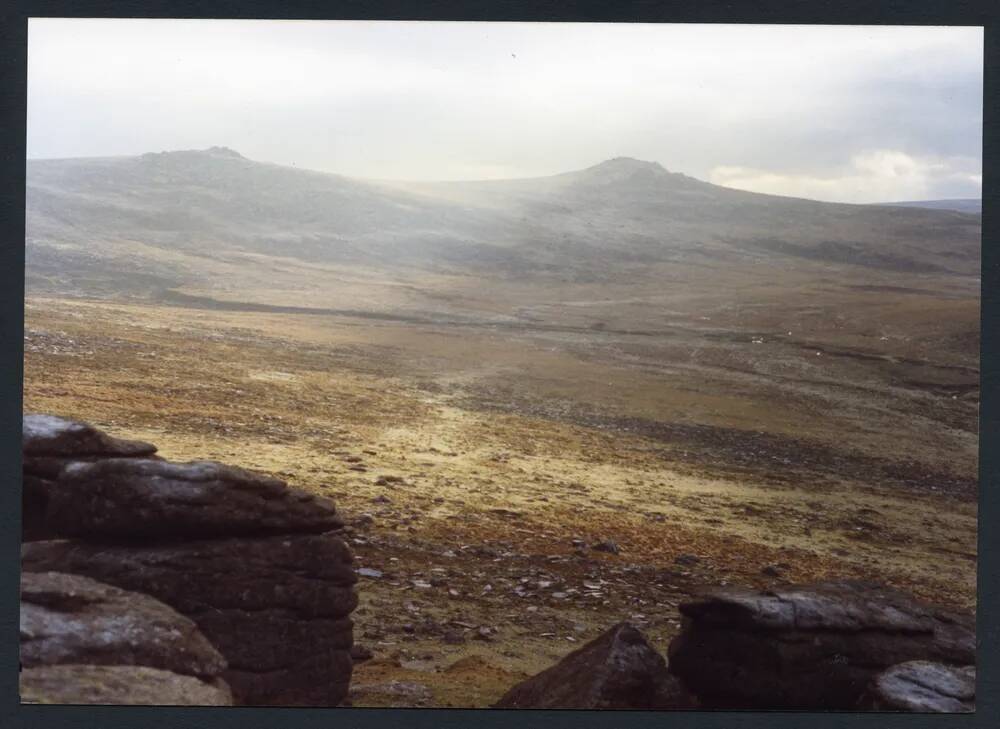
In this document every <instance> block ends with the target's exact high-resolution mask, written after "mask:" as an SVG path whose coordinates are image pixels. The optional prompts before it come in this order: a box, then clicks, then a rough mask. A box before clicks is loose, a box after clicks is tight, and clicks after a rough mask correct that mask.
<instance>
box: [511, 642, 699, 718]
mask: <svg viewBox="0 0 1000 729" xmlns="http://www.w3.org/2000/svg"><path fill="white" fill-rule="evenodd" d="M495 706H496V707H497V708H507V709H689V708H694V706H695V703H694V700H693V697H692V696H691V695H690V694H689V693H688V692H687V690H686V689H685V688H684V687H683V685H681V683H680V681H679V680H678V679H677V677H675V676H673V675H671V674H670V673H669V672H668V671H667V664H666V661H664V659H663V656H661V655H660V654H659V653H658V652H657V651H656V650H655V649H654V648H653V647H652V646H651V645H650V644H649V641H648V640H647V639H646V637H645V636H644V635H643V634H642V633H641V632H640V631H639V630H638V629H637V628H635V627H634V626H632V625H629V624H628V623H619V624H618V625H615V626H614V627H612V628H611V629H610V630H608V631H607V632H605V633H603V634H602V635H600V636H599V637H597V638H595V639H594V640H593V641H591V642H590V643H588V644H587V645H585V646H583V647H581V648H579V649H577V650H575V651H573V652H572V653H570V654H569V655H567V656H566V657H565V658H563V659H562V660H561V661H559V662H558V663H557V664H555V665H554V666H552V667H550V668H547V669H545V670H544V671H542V672H541V673H539V674H537V675H535V676H532V677H531V678H529V679H526V680H525V681H522V682H521V683H519V684H517V685H516V686H514V687H513V688H511V689H510V690H509V691H508V692H507V693H506V694H504V695H503V696H502V697H501V698H500V700H499V701H498V702H497V703H496V704H495Z"/></svg>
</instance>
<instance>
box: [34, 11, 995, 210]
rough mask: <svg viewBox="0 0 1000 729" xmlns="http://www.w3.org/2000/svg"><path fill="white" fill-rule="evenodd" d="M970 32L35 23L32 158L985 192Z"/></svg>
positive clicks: (913, 194)
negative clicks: (231, 154) (208, 153)
mask: <svg viewBox="0 0 1000 729" xmlns="http://www.w3.org/2000/svg"><path fill="white" fill-rule="evenodd" d="M982 66H983V33H982V29H981V28H963V27H950V28H949V27H888V26H883V27H873V26H766V25H657V24H575V23H574V24H564V23H465V22H461V23H460V22H382V21H378V22H377V21H288V20H259V21H230V20H152V19H48V18H43V19H32V20H30V21H29V39H28V125H27V155H28V157H29V158H53V157H94V156H115V155H135V154H142V153H145V152H160V151H166V150H175V149H204V148H208V147H211V146H216V145H218V146H227V147H231V148H233V149H235V150H237V151H238V152H240V153H241V154H243V155H244V156H246V157H249V158H251V159H255V160H261V161H268V162H276V163H279V164H286V165H294V166H297V167H302V168H308V169H314V170H322V171H326V172H334V173H338V174H344V175H350V176H355V177H367V178H379V179H402V180H467V179H498V178H517V177H534V176H541V175H548V174H555V173H559V172H565V171H569V170H575V169H582V168H584V167H588V166H590V165H593V164H597V163H599V162H601V161H603V160H606V159H610V158H613V157H635V158H637V159H642V160H648V161H655V162H659V163H660V164H662V165H663V166H664V167H666V168H667V169H669V170H670V171H672V172H683V173H685V174H688V175H691V176H693V177H697V178H700V179H703V180H708V181H710V182H714V183H717V184H721V185H726V186H729V187H737V188H740V189H746V190H753V191H757V192H767V193H774V194H780V195H793V196H797V197H809V198H814V199H819V200H831V201H839V202H882V201H894V200H920V199H937V198H962V197H979V196H980V195H981V185H982V142H981V139H982V82H983V70H982Z"/></svg>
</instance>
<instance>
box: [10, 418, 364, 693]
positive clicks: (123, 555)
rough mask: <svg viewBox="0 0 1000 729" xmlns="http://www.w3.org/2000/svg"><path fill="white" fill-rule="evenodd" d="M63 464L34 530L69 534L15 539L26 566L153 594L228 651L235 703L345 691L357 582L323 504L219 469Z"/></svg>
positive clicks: (156, 463)
mask: <svg viewBox="0 0 1000 729" xmlns="http://www.w3.org/2000/svg"><path fill="white" fill-rule="evenodd" d="M26 422H27V420H26ZM26 427H27V426H26ZM88 427H89V426H88ZM53 430H55V429H53ZM67 430H70V431H71V432H84V431H81V430H80V429H76V428H73V429H67V428H62V430H61V431H59V432H62V433H64V432H66V431H67ZM101 436H103V434H98V440H99V441H100V442H105V441H103V440H101ZM104 437H106V436H104ZM82 438H83V436H80V437H78V438H77V440H81V439H82ZM90 438H91V440H93V436H90ZM64 440H65V437H64ZM25 442H26V443H28V438H27V436H26V441H25ZM32 442H33V441H32ZM73 442H76V441H73ZM89 450H90V451H91V452H92V451H93V449H92V448H91V449H89ZM145 455H148V452H147V453H146V454H145ZM66 458H67V462H66V463H65V464H64V465H63V466H62V468H61V470H60V471H59V472H58V473H57V474H56V477H55V478H54V479H52V480H51V481H50V483H49V484H48V486H47V488H48V492H47V503H46V511H45V515H44V519H43V522H42V526H43V527H44V529H45V530H46V531H47V532H48V533H50V534H54V535H56V536H66V537H72V539H69V540H48V541H33V542H29V543H26V544H24V545H23V547H22V568H23V569H24V570H26V571H32V572H37V571H50V570H60V571H63V572H71V573H75V574H81V575H86V576H88V577H91V578H94V579H97V580H100V581H101V582H105V583H108V584H111V585H115V586H117V587H120V588H123V589H125V590H131V591H135V592H141V593H146V594H148V595H151V596H153V597H155V598H157V599H159V600H162V601H163V602H164V603H166V604H168V605H170V606H171V607H173V608H174V609H176V610H177V611H179V612H181V613H182V614H184V615H186V616H187V617H189V618H190V619H191V620H193V621H194V623H196V624H197V626H198V628H199V629H200V630H201V632H202V633H203V634H204V635H205V637H207V638H208V640H209V641H210V642H211V643H212V645H214V646H215V647H216V648H217V649H218V650H219V651H220V652H221V653H222V655H223V656H224V657H225V659H226V661H227V662H228V667H227V668H226V669H225V671H224V673H223V676H224V678H225V680H226V681H227V683H228V684H229V685H230V687H231V688H232V691H233V695H234V697H235V699H236V702H237V703H240V704H248V705H312V706H336V705H337V704H339V703H340V702H341V701H342V700H343V699H344V697H345V696H346V695H347V691H348V686H349V683H350V677H351V672H352V661H351V656H350V649H351V646H352V644H353V624H352V622H351V620H350V613H351V612H352V611H353V610H354V608H355V607H356V605H357V595H356V594H355V591H354V588H353V585H354V583H355V581H356V579H357V578H356V576H355V574H354V570H353V567H352V556H351V553H350V550H349V549H348V547H347V545H346V544H345V543H344V541H343V540H342V539H341V538H340V536H338V534H337V533H336V532H337V530H339V529H340V528H341V527H342V525H343V523H342V521H341V519H340V517H339V515H338V514H337V512H336V509H335V507H334V505H333V503H332V502H330V501H329V500H326V499H322V498H316V497H314V496H313V495H312V494H308V493H305V492H302V491H299V490H297V489H294V488H289V487H288V486H287V485H286V484H285V483H284V482H282V481H280V480H277V479H273V478H269V477H267V476H263V475H261V474H256V473H252V472H249V471H245V470H243V469H239V468H233V467H230V466H225V465H222V464H218V463H209V462H195V463H169V462H167V461H163V460H156V459H150V458H148V457H143V458H139V457H138V456H136V455H135V454H134V453H133V455H129V456H127V457H120V456H112V457H109V458H98V457H94V456H90V457H88V459H87V460H86V461H83V462H70V461H71V460H72V459H71V457H69V456H67V457H66Z"/></svg>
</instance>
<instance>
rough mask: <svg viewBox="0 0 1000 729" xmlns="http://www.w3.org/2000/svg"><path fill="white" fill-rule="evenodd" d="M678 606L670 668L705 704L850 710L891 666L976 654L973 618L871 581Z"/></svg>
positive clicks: (960, 662)
mask: <svg viewBox="0 0 1000 729" xmlns="http://www.w3.org/2000/svg"><path fill="white" fill-rule="evenodd" d="M680 611H681V614H682V615H683V616H684V624H683V628H682V631H681V633H680V634H679V635H678V636H677V637H676V638H675V639H674V641H673V642H672V643H671V645H670V649H669V657H670V670H671V672H672V673H674V674H675V675H677V676H678V677H679V678H680V679H681V680H682V681H683V682H684V684H685V685H686V686H688V687H689V688H690V689H691V691H692V692H693V693H694V694H695V695H696V696H697V697H698V699H699V700H700V702H701V703H702V705H703V706H705V707H707V708H740V709H744V708H745V709H843V710H849V709H857V708H858V707H859V705H860V704H861V703H862V700H863V697H864V695H865V692H866V689H867V688H868V686H869V684H870V683H871V681H872V680H873V678H874V677H875V676H876V675H877V674H879V673H880V672H882V671H884V670H885V669H888V668H890V667H891V666H894V665H896V664H899V663H904V662H907V661H913V660H929V661H936V662H940V663H943V664H947V665H953V666H967V665H970V664H973V663H974V662H975V633H974V622H973V619H972V617H971V616H964V615H957V614H954V613H950V612H946V611H943V610H939V609H937V608H934V607H931V606H927V605H923V604H921V603H918V602H916V601H915V600H913V599H912V598H909V597H907V596H905V595H902V594H899V593H896V592H893V591H891V590H888V589H886V588H884V587H881V586H878V585H873V584H864V583H830V584H822V585H811V586H796V587H787V588H781V589H777V590H774V591H768V592H757V591H753V590H744V589H739V588H720V589H715V590H711V591H709V592H706V593H705V594H704V596H702V597H701V598H700V599H696V600H692V601H689V602H686V603H682V604H681V605H680Z"/></svg>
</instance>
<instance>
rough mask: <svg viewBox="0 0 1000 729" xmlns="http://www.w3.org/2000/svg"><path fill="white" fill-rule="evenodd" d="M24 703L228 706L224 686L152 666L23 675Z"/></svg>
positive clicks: (48, 670)
mask: <svg viewBox="0 0 1000 729" xmlns="http://www.w3.org/2000/svg"><path fill="white" fill-rule="evenodd" d="M19 683H20V692H21V702H22V703H26V704H148V705H153V706H183V705H187V706H230V705H231V704H232V703H233V702H232V696H231V695H230V693H229V690H228V689H227V688H226V686H225V684H223V683H221V682H219V683H218V684H217V685H210V684H207V683H204V682H202V681H199V680H198V679H197V678H192V677H191V676H181V675H179V674H176V673H171V672H170V671H163V670H160V669H158V668H149V667H148V666H79V665H72V664H70V665H64V666H44V667H41V668H26V669H24V670H23V671H21V675H20V681H19Z"/></svg>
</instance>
